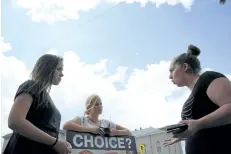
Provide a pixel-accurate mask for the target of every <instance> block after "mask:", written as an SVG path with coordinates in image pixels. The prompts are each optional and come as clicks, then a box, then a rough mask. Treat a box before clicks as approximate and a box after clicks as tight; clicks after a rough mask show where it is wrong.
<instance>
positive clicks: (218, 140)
mask: <svg viewBox="0 0 231 154" xmlns="http://www.w3.org/2000/svg"><path fill="white" fill-rule="evenodd" d="M199 54H200V49H199V48H197V47H196V46H193V45H190V46H189V47H188V51H187V53H183V54H181V55H179V56H177V57H176V58H175V59H174V60H173V61H172V63H171V66H170V79H171V80H172V82H173V83H174V84H175V85H177V86H178V87H183V86H187V87H188V88H189V89H190V90H191V94H190V96H189V97H188V99H187V100H186V101H185V103H184V105H183V108H182V112H181V117H182V121H181V123H185V124H187V125H188V130H186V131H185V132H183V133H178V134H173V137H174V138H172V139H170V140H166V141H165V143H164V144H165V145H171V144H173V143H176V142H178V141H181V140H185V143H186V145H185V146H186V147H185V151H186V154H213V153H214V154H215V153H216V154H231V147H230V145H231V142H230V139H231V82H230V80H229V79H228V78H227V77H226V76H224V75H223V74H221V73H218V72H214V71H206V72H204V73H203V74H199V73H200V71H201V66H200V62H199V60H198V59H197V56H198V55H199Z"/></svg>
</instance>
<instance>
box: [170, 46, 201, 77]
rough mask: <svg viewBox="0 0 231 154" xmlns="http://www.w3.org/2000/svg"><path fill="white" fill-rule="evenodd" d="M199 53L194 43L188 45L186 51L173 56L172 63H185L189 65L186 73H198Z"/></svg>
mask: <svg viewBox="0 0 231 154" xmlns="http://www.w3.org/2000/svg"><path fill="white" fill-rule="evenodd" d="M200 53H201V51H200V49H199V48H198V47H196V46H194V45H189V46H188V50H187V53H183V54H180V55H178V56H177V57H175V58H174V59H173V61H172V63H173V65H175V64H180V65H183V64H184V63H186V64H188V65H189V70H187V72H188V73H193V74H198V73H199V72H200V71H201V65H200V61H199V60H198V58H197V57H198V56H199V55H200Z"/></svg>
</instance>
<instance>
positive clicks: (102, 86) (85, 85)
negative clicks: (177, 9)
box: [0, 39, 189, 135]
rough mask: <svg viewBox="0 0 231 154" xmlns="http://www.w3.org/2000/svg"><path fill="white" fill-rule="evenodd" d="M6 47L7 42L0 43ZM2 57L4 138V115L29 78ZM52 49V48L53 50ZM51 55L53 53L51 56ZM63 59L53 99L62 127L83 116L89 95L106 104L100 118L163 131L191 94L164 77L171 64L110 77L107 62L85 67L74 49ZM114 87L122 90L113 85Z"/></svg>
mask: <svg viewBox="0 0 231 154" xmlns="http://www.w3.org/2000/svg"><path fill="white" fill-rule="evenodd" d="M0 44H1V46H7V45H6V43H4V42H3V39H2V42H1V43H0ZM2 49H4V50H3V51H2V52H1V54H0V56H1V65H0V66H7V67H1V81H2V85H1V89H2V91H1V95H2V97H1V102H2V110H1V122H2V131H1V133H2V135H3V134H6V133H9V132H11V131H10V130H9V129H8V128H7V117H8V114H9V111H10V108H11V106H12V103H13V98H14V94H15V92H16V90H17V88H18V86H19V85H20V84H21V83H22V82H23V81H24V80H26V79H28V77H29V75H30V71H31V70H29V69H28V68H29V67H30V68H31V66H27V65H26V64H25V63H24V62H22V61H20V60H18V59H17V58H16V57H13V56H5V55H4V53H5V52H7V50H9V49H11V48H10V46H8V47H4V48H2ZM52 51H55V53H56V50H55V49H53V50H52ZM51 53H53V52H51ZM63 57H64V78H63V80H62V82H61V84H60V85H59V86H57V87H53V88H52V91H51V96H52V98H53V99H54V102H55V103H56V104H57V107H58V108H59V109H60V111H61V114H62V124H63V122H64V121H66V120H69V119H71V118H73V117H75V116H77V115H83V113H84V104H85V100H86V97H87V96H88V95H90V94H92V93H97V94H99V95H100V96H101V98H102V101H103V104H104V113H103V117H104V118H108V119H111V120H112V121H114V122H116V123H118V124H121V125H123V126H125V127H128V128H130V129H132V130H134V129H135V128H140V127H143V128H144V127H149V126H153V127H162V126H164V125H167V124H173V123H176V122H178V121H179V120H180V110H181V108H182V105H183V103H184V101H185V100H186V98H187V96H188V95H189V91H188V90H187V89H186V88H176V87H175V86H174V85H173V84H172V83H171V82H170V81H169V79H168V75H169V73H168V67H169V62H166V61H161V62H159V63H156V64H150V65H147V66H146V67H145V69H136V68H135V69H133V70H132V73H131V74H128V73H127V70H128V68H127V67H124V66H118V67H117V69H116V71H115V72H114V73H112V72H109V71H108V69H107V68H108V66H107V65H108V60H107V59H102V60H100V61H99V62H98V63H96V64H87V63H85V62H84V61H82V60H81V59H80V57H79V56H78V55H76V53H75V52H73V51H67V52H64V54H63ZM117 83H119V84H120V85H121V87H122V88H118V87H117Z"/></svg>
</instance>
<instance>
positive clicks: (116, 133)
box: [109, 128, 119, 136]
mask: <svg viewBox="0 0 231 154" xmlns="http://www.w3.org/2000/svg"><path fill="white" fill-rule="evenodd" d="M109 135H110V136H118V135H119V130H116V129H114V128H112V129H111V130H110V134H109Z"/></svg>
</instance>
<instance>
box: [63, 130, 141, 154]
mask: <svg viewBox="0 0 231 154" xmlns="http://www.w3.org/2000/svg"><path fill="white" fill-rule="evenodd" d="M66 141H68V142H69V143H70V144H71V146H72V153H71V154H137V149H136V142H135V137H134V136H123V137H105V136H101V135H94V134H91V133H82V132H74V131H67V132H66Z"/></svg>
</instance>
